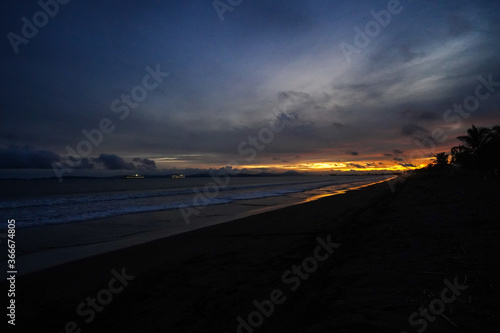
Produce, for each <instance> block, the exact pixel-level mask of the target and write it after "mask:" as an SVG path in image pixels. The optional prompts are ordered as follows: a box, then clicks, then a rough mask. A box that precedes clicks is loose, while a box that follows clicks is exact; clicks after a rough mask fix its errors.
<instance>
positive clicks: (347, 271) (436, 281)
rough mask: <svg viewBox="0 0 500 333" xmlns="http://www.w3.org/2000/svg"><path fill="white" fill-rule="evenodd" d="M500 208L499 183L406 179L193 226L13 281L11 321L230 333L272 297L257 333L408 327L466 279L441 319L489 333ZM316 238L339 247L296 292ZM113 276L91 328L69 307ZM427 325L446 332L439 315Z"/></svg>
mask: <svg viewBox="0 0 500 333" xmlns="http://www.w3.org/2000/svg"><path fill="white" fill-rule="evenodd" d="M498 199H499V193H498V183H482V182H471V181H457V180H453V179H421V178H419V177H412V178H410V179H408V180H407V181H406V182H404V183H402V184H398V185H397V191H396V192H395V193H393V192H391V191H390V189H389V187H388V186H387V185H386V184H379V185H374V186H370V187H366V188H363V189H361V190H355V191H350V192H348V193H346V194H344V195H340V196H333V197H327V198H323V199H320V200H316V201H312V202H309V203H306V204H302V205H294V206H290V207H288V208H284V209H280V210H275V211H271V212H267V213H264V214H260V215H254V216H250V217H247V218H243V219H239V220H236V221H233V222H231V223H225V224H219V225H215V226H212V227H209V228H203V229H198V230H194V231H192V232H188V233H183V234H179V235H175V236H172V237H168V238H164V239H160V240H156V241H153V242H149V243H145V244H140V245H136V246H133V247H128V248H125V249H122V250H118V251H113V252H108V253H104V254H101V255H97V256H94V257H90V258H84V259H80V260H77V261H73V262H70V263H67V264H64V265H60V266H56V267H52V268H49V269H46V270H42V271H39V272H35V273H32V274H29V275H26V276H23V277H20V278H19V280H18V281H17V285H16V287H17V289H18V292H19V293H18V295H17V296H18V297H17V302H19V303H18V304H19V307H18V309H17V311H18V312H17V313H18V318H17V320H18V323H19V325H21V327H28V328H30V329H32V330H33V329H37V330H40V329H42V330H47V331H61V330H63V328H64V327H65V325H66V324H67V323H68V322H74V323H75V325H78V327H79V328H81V329H82V331H85V332H110V331H111V332H116V331H120V332H139V331H141V332H158V331H169V332H237V328H238V325H239V321H238V318H242V319H243V318H244V320H245V321H247V322H248V318H249V317H248V316H249V315H250V314H251V313H253V312H255V311H256V309H257V308H256V306H255V303H254V301H255V302H263V301H264V300H268V299H270V295H271V292H272V291H273V290H276V289H279V290H282V291H283V292H284V297H286V302H283V303H282V304H279V305H276V306H275V307H274V310H273V311H274V312H273V313H272V315H270V316H269V317H266V319H265V320H264V321H263V323H262V324H261V325H260V326H259V327H258V331H259V332H312V333H321V332H326V331H334V332H336V331H341V330H346V331H347V332H392V331H397V332H400V331H404V330H406V331H408V332H414V331H416V330H417V329H419V328H420V326H413V327H412V326H410V325H409V324H408V320H409V317H410V316H411V315H412V313H414V312H415V311H417V312H418V308H419V307H426V306H429V304H430V302H432V301H433V296H432V295H439V293H440V292H441V290H442V289H443V288H444V287H445V286H446V285H445V284H444V282H443V281H445V280H448V281H454V279H455V278H460V281H461V282H462V281H464V280H463V277H464V276H466V277H467V281H466V283H467V289H466V290H465V291H464V292H463V297H459V298H457V300H456V302H454V303H453V304H452V307H453V311H452V312H450V309H449V308H448V307H447V309H446V313H445V315H446V318H448V319H449V320H450V321H451V322H453V323H454V324H456V325H457V326H459V327H461V329H462V330H463V331H468V330H469V331H471V330H472V329H473V331H474V332H496V328H497V324H498V318H500V305H499V304H498V302H497V300H498V299H499V297H500V291H499V288H498V286H500V278H499V276H500V268H499V267H498V265H497V263H498V261H499V260H500V244H499V243H498V239H499V238H500V225H499V224H498V222H497V216H500V207H498V204H497V202H498ZM318 237H319V238H321V239H323V240H325V241H326V240H328V237H330V238H331V241H332V242H334V243H337V244H340V247H339V248H337V249H335V251H334V252H333V254H332V255H331V256H330V257H329V258H328V260H326V261H324V262H321V263H320V264H319V265H318V267H317V269H316V270H312V271H310V273H308V275H307V278H304V279H302V280H300V281H301V284H300V288H297V289H296V290H295V291H293V290H291V288H290V285H291V284H287V283H286V282H284V280H283V276H284V274H285V273H286V272H287V271H289V270H291V269H292V268H293V267H294V266H296V265H300V264H301V263H303V262H304V261H305V260H306V259H307V258H309V257H311V256H312V255H313V254H314V251H315V248H316V247H317V246H318V241H317V239H318ZM113 270H114V271H117V272H124V273H126V275H127V276H130V277H133V279H132V280H130V281H129V282H128V284H127V287H126V288H125V289H123V291H122V292H120V293H119V294H116V295H114V296H113V301H112V302H111V303H109V304H107V305H105V307H104V311H102V312H98V313H97V312H96V316H95V318H94V319H93V320H92V321H91V322H89V323H87V322H86V321H85V319H86V317H82V316H80V315H79V314H78V312H77V311H76V309H77V307H78V306H79V305H80V304H82V302H85V300H86V299H88V297H96V295H99V293H100V292H102V290H104V289H103V288H106V286H108V283H109V281H110V278H112V277H113ZM54 314H57V315H54ZM418 318H420V317H418ZM495 318H497V319H495ZM423 320H425V319H423ZM428 325H429V329H428V330H427V331H428V332H456V328H455V327H454V326H453V325H452V324H450V322H448V321H447V320H445V319H444V318H442V317H437V318H436V319H435V320H434V321H432V322H428ZM243 331H245V330H243ZM256 331H257V328H256Z"/></svg>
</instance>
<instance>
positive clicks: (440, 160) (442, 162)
mask: <svg viewBox="0 0 500 333" xmlns="http://www.w3.org/2000/svg"><path fill="white" fill-rule="evenodd" d="M448 157H450V155H449V154H446V153H437V154H436V155H434V158H435V160H434V161H432V163H433V164H434V165H435V166H437V167H441V166H446V165H448Z"/></svg>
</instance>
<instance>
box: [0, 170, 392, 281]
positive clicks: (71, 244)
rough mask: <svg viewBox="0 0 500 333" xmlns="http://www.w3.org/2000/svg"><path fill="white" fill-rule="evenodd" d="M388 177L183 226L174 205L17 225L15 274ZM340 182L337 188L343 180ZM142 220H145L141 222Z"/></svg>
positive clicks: (222, 211)
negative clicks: (78, 219) (87, 218)
mask: <svg viewBox="0 0 500 333" xmlns="http://www.w3.org/2000/svg"><path fill="white" fill-rule="evenodd" d="M391 179H394V177H393V178H388V179H384V180H380V181H375V182H371V183H368V184H363V185H359V186H356V187H353V188H347V189H337V190H335V191H325V190H324V188H319V189H315V190H309V191H304V192H298V193H292V194H291V195H285V196H277V197H269V198H260V199H249V200H237V201H235V202H232V203H228V204H221V205H211V206H207V207H205V208H204V209H203V210H201V213H200V215H198V216H194V217H193V218H192V221H191V223H190V224H189V225H188V224H186V222H185V221H184V220H183V218H182V216H181V214H180V213H179V209H173V210H165V211H152V212H139V213H133V214H125V215H119V216H113V217H108V218H103V219H95V220H90V221H82V222H75V223H67V224H56V225H46V226H35V227H27V228H20V229H18V230H17V237H18V239H19V240H20V241H19V243H20V245H19V246H20V247H19V248H18V253H20V255H19V254H18V258H17V262H18V263H19V265H21V267H23V268H24V269H23V271H21V272H19V276H22V275H26V274H30V273H33V272H36V271H39V270H42V269H46V268H49V267H54V266H56V265H60V264H64V263H68V262H70V261H74V260H78V259H83V258H86V257H91V256H94V255H99V254H103V253H106V252H111V251H115V250H120V249H124V248H127V247H131V246H135V245H139V244H143V243H147V242H151V241H155V240H158V239H162V238H167V237H171V236H175V235H178V234H182V233H187V232H192V231H194V230H198V229H203V228H207V227H210V226H213V225H217V224H224V223H230V222H232V221H235V220H238V219H242V218H245V217H250V216H254V215H258V214H263V213H266V212H270V211H274V210H280V209H284V208H287V207H290V206H294V205H301V204H304V203H307V202H311V201H314V200H318V199H321V198H323V197H329V196H335V195H339V194H345V193H347V192H349V191H351V190H358V189H361V188H364V187H367V186H372V185H375V184H379V183H385V182H387V181H390V180H391ZM340 186H342V187H343V186H344V184H341V185H340ZM328 188H329V187H328ZM145 221H147V222H146V223H144V222H145ZM165 222H166V223H169V225H168V227H165V226H164V223H165ZM2 262H3V261H2Z"/></svg>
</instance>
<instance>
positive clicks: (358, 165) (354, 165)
mask: <svg viewBox="0 0 500 333" xmlns="http://www.w3.org/2000/svg"><path fill="white" fill-rule="evenodd" d="M348 166H349V167H351V168H352V167H355V168H357V169H365V168H366V167H365V166H364V165H361V164H357V163H348Z"/></svg>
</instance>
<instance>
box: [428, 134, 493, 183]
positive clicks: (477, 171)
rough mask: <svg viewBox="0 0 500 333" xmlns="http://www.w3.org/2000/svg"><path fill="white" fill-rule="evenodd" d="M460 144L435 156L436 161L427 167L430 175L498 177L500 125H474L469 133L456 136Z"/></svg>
mask: <svg viewBox="0 0 500 333" xmlns="http://www.w3.org/2000/svg"><path fill="white" fill-rule="evenodd" d="M457 139H458V140H459V141H461V144H460V145H458V146H456V147H453V148H452V149H451V161H450V162H448V159H449V155H448V154H447V153H438V154H436V155H434V157H435V160H434V161H433V162H432V163H431V164H429V165H428V166H427V167H426V170H427V171H428V172H430V173H431V174H437V175H460V176H480V177H481V178H483V179H485V180H487V179H491V178H494V177H499V172H500V126H498V125H496V126H493V127H492V128H487V127H476V126H474V125H472V127H471V128H469V129H468V130H467V135H461V136H459V137H457Z"/></svg>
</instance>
